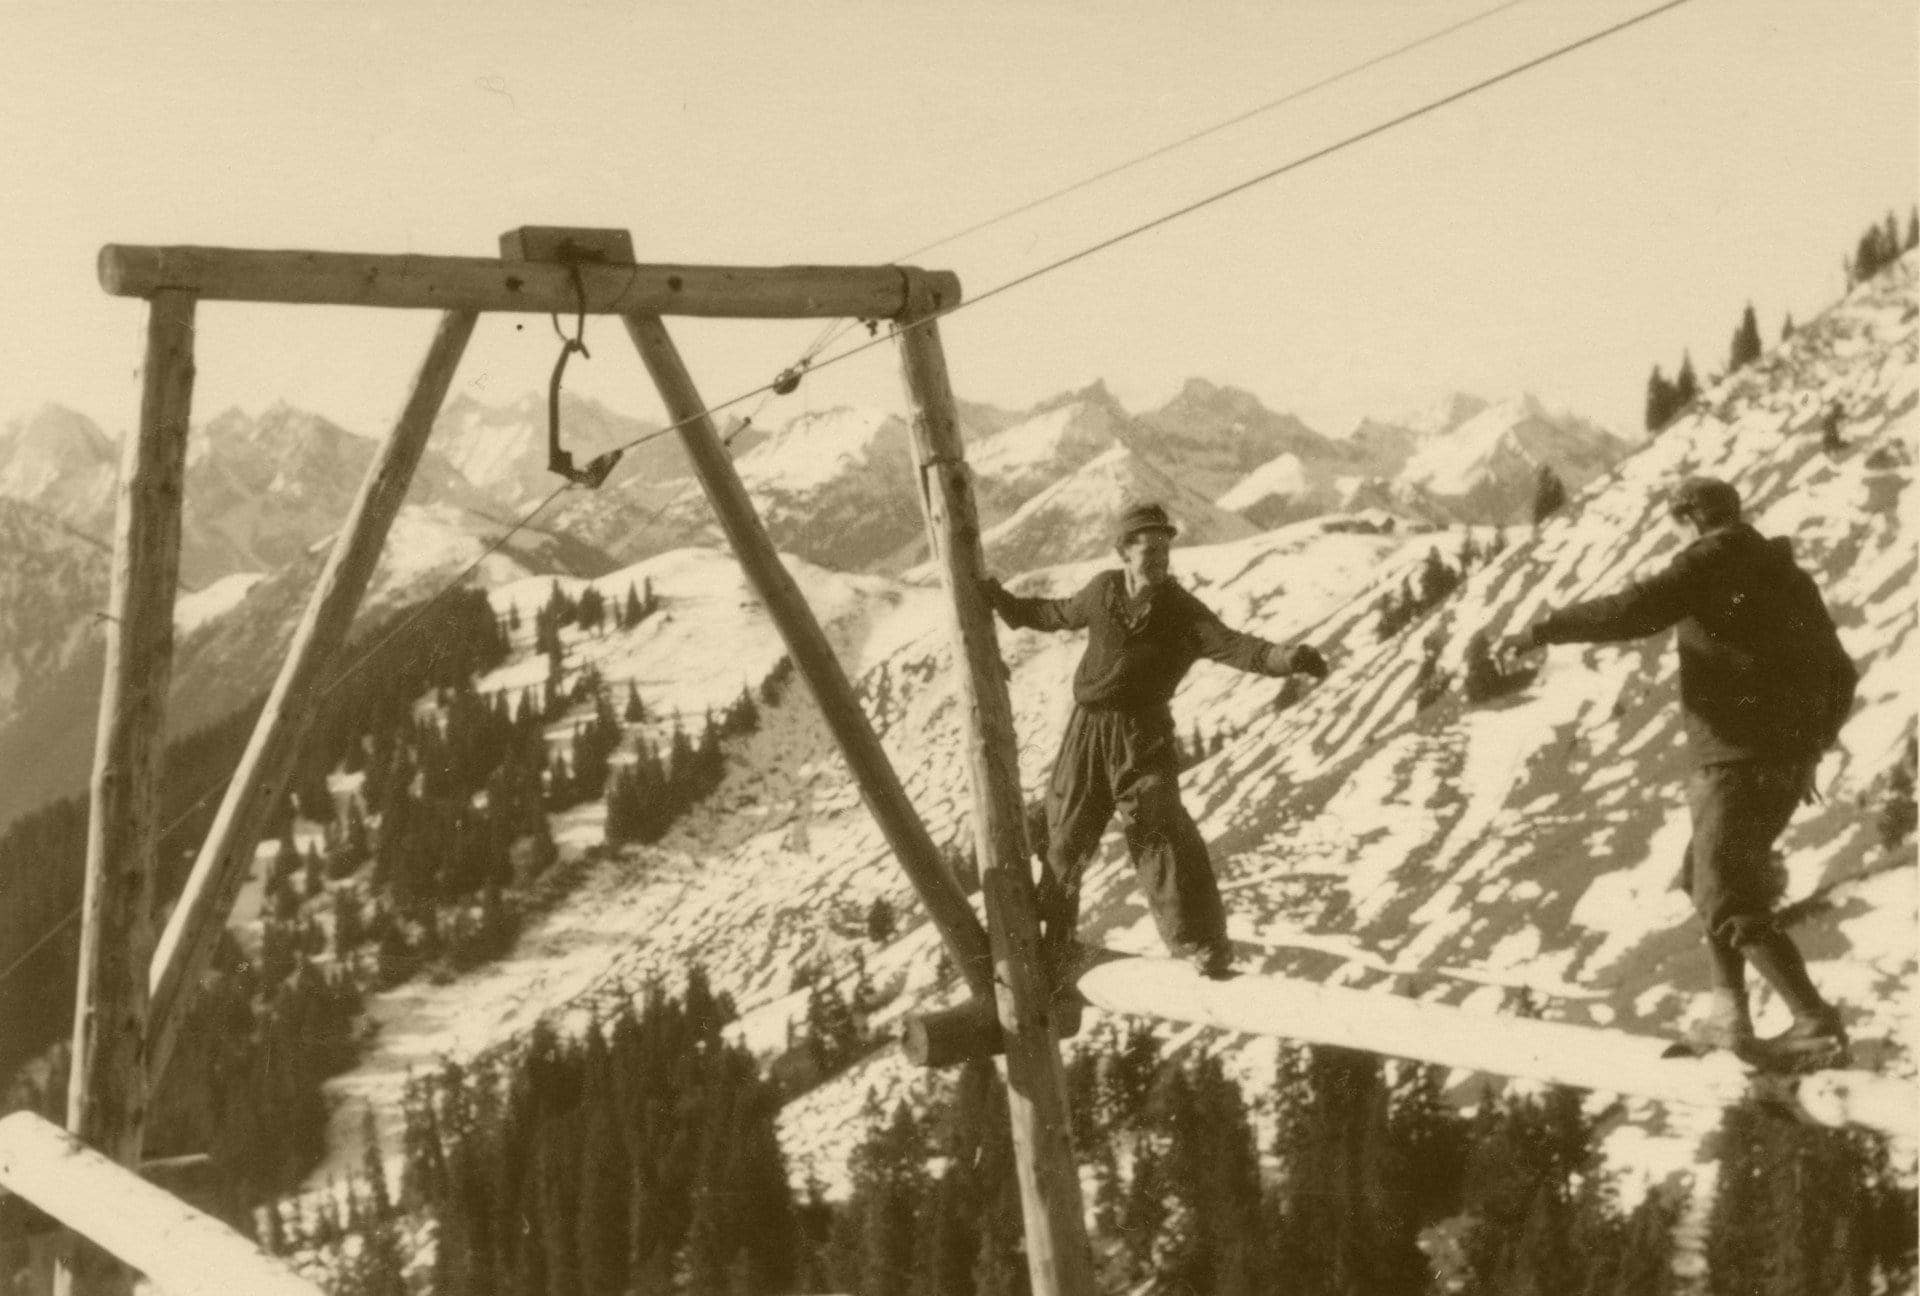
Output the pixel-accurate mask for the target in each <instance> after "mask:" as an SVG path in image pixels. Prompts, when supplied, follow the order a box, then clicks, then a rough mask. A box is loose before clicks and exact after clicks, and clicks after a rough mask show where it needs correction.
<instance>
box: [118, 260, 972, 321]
mask: <svg viewBox="0 0 1920 1296" xmlns="http://www.w3.org/2000/svg"><path fill="white" fill-rule="evenodd" d="M98 270H99V275H100V286H101V287H103V288H105V289H106V290H107V291H108V292H109V293H112V294H114V295H115V296H119V297H152V296H153V295H154V294H155V293H157V292H161V291H164V290H167V289H181V290H185V291H188V292H191V293H194V294H195V295H197V296H198V297H200V298H201V299H202V300H203V301H252V302H282V303H288V304H295V305H310V306H385V307H395V308H418V309H431V310H448V311H536V312H540V313H543V314H555V313H557V314H572V313H574V312H575V311H577V310H578V309H579V308H580V304H581V303H580V298H579V297H578V296H577V294H576V292H575V288H574V278H573V272H572V270H570V269H569V268H568V267H567V266H564V265H556V264H550V263H544V262H534V261H503V260H497V259H494V258H491V257H443V256H409V255H382V254H377V253H361V252H306V251H263V250H259V249H251V248H212V247H140V246H134V245H130V244H121V243H109V244H107V245H106V246H105V247H103V248H101V249H100V255H99V262H98ZM578 271H579V276H580V277H579V283H580V287H581V289H583V290H584V292H585V305H586V309H587V312H588V313H589V314H596V315H607V314H616V315H629V314H636V313H637V314H645V315H704V316H714V317H731V318H736V319H828V318H844V319H893V318H895V317H896V316H898V315H899V314H900V313H901V312H902V311H904V310H906V309H907V307H908V304H909V303H908V300H907V282H908V279H909V278H910V277H913V276H918V278H919V280H920V282H922V283H923V284H924V285H925V291H927V292H930V293H931V294H932V296H933V298H934V299H935V300H936V301H937V302H939V303H942V304H944V305H945V306H952V305H954V304H957V303H958V302H959V300H960V281H959V280H958V279H957V278H956V277H955V276H954V275H952V274H951V273H949V272H946V271H917V270H911V271H910V270H908V269H906V268H904V267H899V266H806V265H802V266H698V265H593V264H585V265H581V266H579V267H578Z"/></svg>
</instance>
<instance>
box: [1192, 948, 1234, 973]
mask: <svg viewBox="0 0 1920 1296" xmlns="http://www.w3.org/2000/svg"><path fill="white" fill-rule="evenodd" d="M1185 957H1186V960H1187V962H1189V963H1191V964H1192V965H1193V970H1194V971H1196V972H1198V973H1199V974H1200V975H1201V976H1203V977H1205V978H1207V980H1209V981H1225V980H1228V979H1229V978H1231V977H1232V976H1233V946H1231V945H1229V944H1227V942H1226V941H1223V940H1222V941H1213V942H1211V943H1209V944H1206V945H1202V946H1200V947H1199V948H1198V949H1195V950H1193V951H1192V952H1191V953H1189V954H1187V955H1186V956H1185Z"/></svg>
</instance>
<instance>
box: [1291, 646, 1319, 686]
mask: <svg viewBox="0 0 1920 1296" xmlns="http://www.w3.org/2000/svg"><path fill="white" fill-rule="evenodd" d="M1287 673H1288V674H1289V675H1311V676H1312V677H1313V678H1314V679H1317V680H1323V679H1325V678H1326V677H1327V659H1326V658H1325V657H1322V656H1321V655H1320V650H1319V649H1318V648H1315V647H1314V646H1313V645H1312V644H1295V645H1294V646H1293V647H1291V648H1289V649H1287Z"/></svg>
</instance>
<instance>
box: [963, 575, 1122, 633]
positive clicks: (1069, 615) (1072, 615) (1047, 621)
mask: <svg viewBox="0 0 1920 1296" xmlns="http://www.w3.org/2000/svg"><path fill="white" fill-rule="evenodd" d="M980 589H981V592H982V593H984V594H985V595H986V596H987V602H989V603H991V604H992V605H993V610H994V611H995V612H998V613H999V614H1000V619H1001V620H1002V621H1005V622H1006V623H1007V624H1008V625H1010V626H1012V627H1014V628H1015V629H1016V630H1080V629H1084V628H1085V626H1086V624H1087V621H1088V619H1089V618H1090V617H1091V616H1092V609H1093V600H1094V598H1095V585H1094V584H1089V585H1087V586H1086V587H1085V588H1084V589H1082V590H1081V591H1080V592H1079V593H1078V594H1075V595H1074V596H1073V597H1072V598H1063V599H1049V598H1021V597H1020V596H1019V595H1017V594H1009V593H1007V587H1006V586H1004V585H1002V584H1001V583H1000V582H999V581H998V580H996V579H995V578H994V577H992V576H987V577H983V578H982V579H981V582H980Z"/></svg>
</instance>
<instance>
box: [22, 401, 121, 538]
mask: <svg viewBox="0 0 1920 1296" xmlns="http://www.w3.org/2000/svg"><path fill="white" fill-rule="evenodd" d="M118 458H119V455H118V452H117V450H116V448H115V445H114V442H113V440H112V438H110V437H108V436H107V434H106V433H104V432H102V431H101V430H100V427H99V425H98V424H96V423H95V422H94V421H93V420H92V419H90V418H88V417H87V416H86V415H84V414H81V413H79V412H77V411H75V410H70V409H67V408H65V407H63V406H60V405H43V406H41V407H40V408H39V409H38V410H35V411H34V412H33V413H32V414H28V415H23V416H21V417H19V418H13V419H9V420H7V422H6V425H5V426H4V427H0V496H4V497H6V498H8V499H14V500H19V501H21V502H23V503H27V504H31V505H33V506H34V507H36V508H38V509H42V510H44V511H45V512H47V513H50V514H52V515H53V516H54V517H56V518H58V519H59V520H60V521H62V522H64V523H66V524H67V525H68V526H70V527H72V528H74V529H75V530H77V531H79V532H80V533H81V534H83V535H91V536H97V537H99V538H100V539H103V540H104V539H107V538H108V537H109V536H110V535H111V533H112V530H113V483H114V480H115V479H116V478H117V477H118V475H119V464H118V462H117V461H118Z"/></svg>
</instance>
